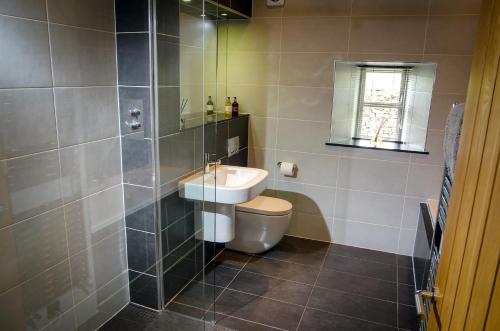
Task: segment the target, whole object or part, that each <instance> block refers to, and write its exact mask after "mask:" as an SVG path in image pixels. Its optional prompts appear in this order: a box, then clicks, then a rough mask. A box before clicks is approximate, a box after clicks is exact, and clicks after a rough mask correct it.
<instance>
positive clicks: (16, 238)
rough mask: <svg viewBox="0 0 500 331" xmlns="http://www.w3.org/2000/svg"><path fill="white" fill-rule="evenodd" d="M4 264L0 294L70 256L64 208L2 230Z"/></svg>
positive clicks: (0, 280) (0, 231)
mask: <svg viewBox="0 0 500 331" xmlns="http://www.w3.org/2000/svg"><path fill="white" fill-rule="evenodd" d="M0 239H1V241H0V242H1V243H2V249H1V250H0V256H1V258H2V261H3V266H2V273H1V274H0V292H4V291H6V290H8V289H9V288H12V287H14V286H16V285H18V284H20V283H21V282H23V281H26V280H28V279H29V278H31V277H34V276H36V275H37V274H39V273H41V272H42V271H44V270H46V269H47V268H50V267H52V266H54V265H55V264H57V263H59V262H61V261H62V260H64V259H65V258H67V256H68V246H67V242H66V233H65V227H64V216H63V211H62V209H61V208H59V209H56V210H54V211H51V212H49V213H46V214H42V215H40V216H37V217H35V218H32V219H30V220H28V221H25V222H22V223H19V224H16V225H14V226H12V227H8V228H4V229H2V230H0Z"/></svg>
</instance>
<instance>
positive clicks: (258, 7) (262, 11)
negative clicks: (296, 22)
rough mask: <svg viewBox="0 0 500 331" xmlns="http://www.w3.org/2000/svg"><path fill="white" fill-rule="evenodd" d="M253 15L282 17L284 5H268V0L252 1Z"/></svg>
mask: <svg viewBox="0 0 500 331" xmlns="http://www.w3.org/2000/svg"><path fill="white" fill-rule="evenodd" d="M252 5H253V8H252V17H280V16H282V15H283V8H282V7H272V8H269V7H267V3H266V0H253V1H252Z"/></svg>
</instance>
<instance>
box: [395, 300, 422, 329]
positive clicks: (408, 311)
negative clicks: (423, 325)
mask: <svg viewBox="0 0 500 331" xmlns="http://www.w3.org/2000/svg"><path fill="white" fill-rule="evenodd" d="M398 319H399V327H400V328H401V329H406V330H412V331H413V330H415V331H416V330H418V329H419V320H418V318H417V311H416V309H415V307H412V306H405V305H398Z"/></svg>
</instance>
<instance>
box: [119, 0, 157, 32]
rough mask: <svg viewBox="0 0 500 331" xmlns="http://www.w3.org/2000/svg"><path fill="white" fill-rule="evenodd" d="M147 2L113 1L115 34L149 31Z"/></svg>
mask: <svg viewBox="0 0 500 331" xmlns="http://www.w3.org/2000/svg"><path fill="white" fill-rule="evenodd" d="M148 2H149V1H148V0H115V7H116V32H138V31H149V8H148Z"/></svg>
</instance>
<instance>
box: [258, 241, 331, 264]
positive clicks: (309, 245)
mask: <svg viewBox="0 0 500 331" xmlns="http://www.w3.org/2000/svg"><path fill="white" fill-rule="evenodd" d="M329 246H330V244H329V243H326V242H321V241H316V240H309V239H303V238H297V237H290V236H284V237H283V239H281V241H280V242H279V243H278V244H277V245H276V246H274V247H273V248H272V249H271V250H269V251H267V252H265V253H262V254H260V255H261V256H264V257H267V258H272V259H277V260H283V261H290V262H295V263H301V264H308V265H314V266H319V265H321V263H322V262H323V258H324V257H325V254H326V252H327V251H328V247H329Z"/></svg>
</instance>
